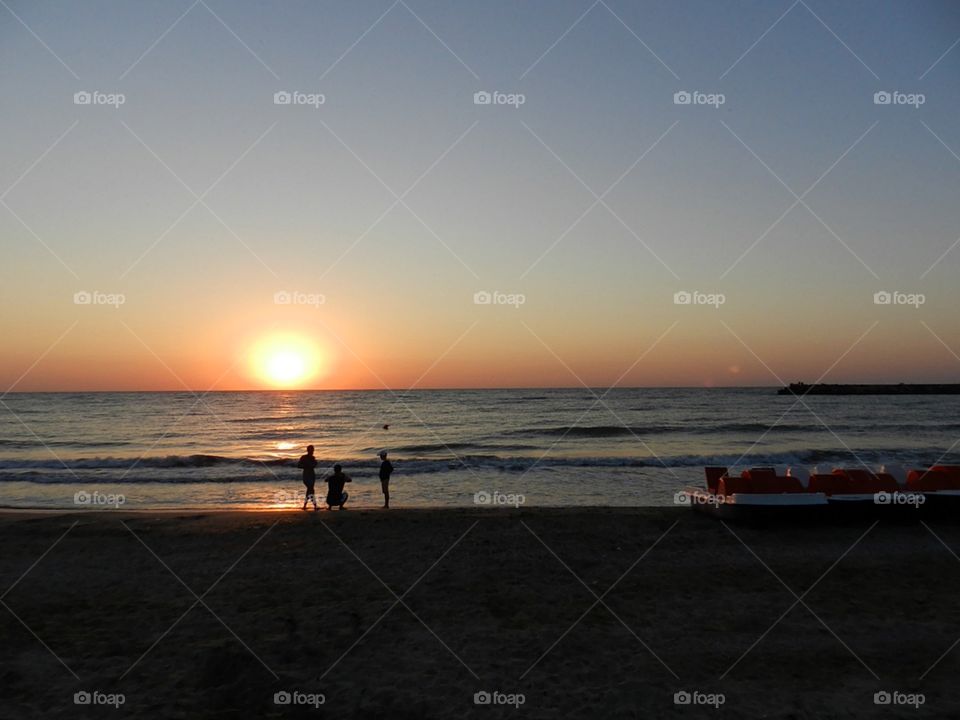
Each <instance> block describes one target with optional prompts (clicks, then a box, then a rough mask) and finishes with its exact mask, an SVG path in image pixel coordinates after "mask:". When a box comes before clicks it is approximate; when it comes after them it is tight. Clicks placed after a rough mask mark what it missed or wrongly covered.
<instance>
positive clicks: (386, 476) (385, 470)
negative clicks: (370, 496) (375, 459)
mask: <svg viewBox="0 0 960 720" xmlns="http://www.w3.org/2000/svg"><path fill="white" fill-rule="evenodd" d="M392 472H393V465H392V464H391V462H390V461H389V460H387V451H386V450H381V451H380V489H381V490H383V509H384V510H389V509H390V473H392Z"/></svg>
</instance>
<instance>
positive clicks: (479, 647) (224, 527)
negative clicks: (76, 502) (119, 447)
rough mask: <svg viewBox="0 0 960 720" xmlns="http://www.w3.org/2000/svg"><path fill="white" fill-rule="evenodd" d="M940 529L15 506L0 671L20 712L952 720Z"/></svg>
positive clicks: (8, 526)
mask: <svg viewBox="0 0 960 720" xmlns="http://www.w3.org/2000/svg"><path fill="white" fill-rule="evenodd" d="M941 541H942V542H943V543H945V544H946V545H947V546H948V547H954V548H955V547H960V527H958V526H955V525H931V526H929V527H925V526H921V525H910V526H902V525H887V524H882V523H881V524H876V525H872V524H870V523H862V524H852V525H847V526H837V527H819V528H810V527H803V526H792V527H783V528H765V529H758V528H748V527H741V526H725V525H723V524H722V523H719V522H716V521H713V520H711V519H709V518H704V517H701V516H699V515H698V514H696V513H693V512H691V511H690V510H689V509H688V508H579V507H577V508H520V509H493V508H460V509H448V508H444V509H427V508H412V509H404V508H397V509H390V510H388V511H384V510H381V509H372V508H371V509H359V508H358V509H353V510H347V511H343V512H340V511H333V512H326V511H321V512H318V513H313V512H302V511H299V510H296V511H294V510H289V511H275V512H263V511H260V512H250V511H240V512H238V511H232V510H214V509H203V510H201V511H186V510H176V511H126V510H116V511H99V512H87V511H39V512H37V511H20V510H15V511H6V510H5V511H0V542H2V543H3V546H4V547H5V549H6V550H7V552H5V553H4V554H3V557H2V560H0V579H2V583H3V587H4V589H5V590H8V591H7V593H6V594H5V595H4V605H6V606H7V609H6V610H4V609H3V608H0V611H2V612H3V613H4V614H5V615H6V622H5V623H4V624H3V625H2V626H0V627H2V628H3V629H2V632H3V636H2V638H0V640H2V642H3V646H4V647H5V649H6V651H5V653H4V657H3V658H2V660H0V663H2V666H0V677H2V678H3V681H4V688H5V690H4V692H5V694H6V695H7V696H8V702H7V703H5V704H6V705H7V706H8V707H10V708H13V709H14V712H13V714H10V715H9V716H10V717H15V718H19V717H25V718H26V717H41V716H43V717H55V718H57V717H64V718H66V717H76V716H77V714H78V710H81V711H83V710H88V711H93V710H101V711H102V708H79V707H78V706H76V705H75V704H74V703H73V698H74V694H75V693H77V692H91V693H93V692H101V693H103V694H104V695H103V697H108V696H109V695H111V694H113V695H114V696H117V695H118V694H122V695H123V696H124V704H123V708H122V709H123V712H124V714H125V715H127V716H130V717H144V718H146V717H234V716H236V717H240V716H249V714H250V713H252V714H253V715H255V716H258V717H288V716H290V715H291V714H292V715H293V716H295V717H300V716H304V717H307V716H313V717H317V716H318V715H317V713H318V712H319V713H328V714H331V715H334V716H336V717H376V716H385V715H389V716H394V717H400V718H405V717H420V718H434V717H436V718H440V717H451V716H457V717H487V716H489V715H491V714H493V715H495V716H498V717H500V716H507V715H510V714H511V713H513V714H515V715H516V716H519V715H521V714H522V715H524V716H528V717H534V718H548V717H557V716H558V715H561V714H562V715H564V716H568V717H649V716H657V717H659V716H677V717H716V716H717V714H718V713H717V708H716V707H714V706H712V705H709V704H702V703H704V702H707V701H709V700H711V699H712V701H714V702H716V701H718V699H719V698H720V697H721V696H722V698H723V702H722V704H721V707H720V709H721V713H724V712H725V713H726V714H732V715H736V716H737V717H746V718H754V717H757V718H759V717H767V718H807V717H809V718H813V717H817V718H832V717H837V718H839V717H844V718H849V717H874V716H879V715H880V714H882V715H883V716H884V717H934V716H940V717H942V716H944V714H949V713H950V712H952V711H955V710H956V709H957V707H958V705H957V703H956V700H955V693H954V691H953V683H952V678H953V675H954V673H955V671H956V668H957V665H958V663H960V654H958V655H956V656H954V654H952V653H949V652H946V651H947V650H948V649H949V648H950V644H951V642H953V640H954V639H955V638H956V637H957V635H960V625H958V623H957V621H956V616H955V613H952V612H951V611H950V610H949V608H950V607H951V603H952V602H953V598H955V597H956V595H957V593H958V592H960V563H958V561H957V559H956V558H955V557H954V556H953V555H951V553H950V552H949V551H948V550H947V549H946V548H945V547H944V546H943V544H941ZM794 593H795V594H794ZM798 597H800V598H802V600H801V601H800V602H798V601H797V598H798ZM941 656H942V658H941ZM938 658H941V659H940V660H939V662H938ZM924 673H925V674H924ZM74 675H75V676H76V677H75V676H74ZM921 675H924V677H923V678H922V679H921V677H920V676H921ZM278 692H279V693H283V692H290V693H301V695H299V696H296V697H298V698H300V699H303V698H308V697H311V696H312V697H313V698H314V700H316V699H317V698H319V697H320V696H321V695H322V696H323V700H324V702H323V704H322V706H319V707H318V708H315V707H313V706H309V705H308V706H305V707H304V706H292V705H291V706H287V705H276V704H275V703H274V699H275V698H274V696H275V693H278ZM484 692H490V693H493V692H499V693H501V694H502V697H501V696H497V697H501V699H502V698H508V697H510V696H513V699H514V702H516V701H517V699H518V697H519V696H520V695H522V696H523V703H522V705H521V706H520V707H519V708H516V707H514V706H511V705H506V706H501V707H491V706H488V705H477V704H475V702H474V696H475V694H477V693H484ZM877 692H891V693H892V692H903V693H908V692H913V693H922V694H923V698H924V702H923V704H922V705H921V706H920V707H919V709H915V708H914V707H907V706H877V705H875V704H874V694H875V693H877ZM677 693H680V695H678V696H677V697H678V698H679V699H680V700H681V702H682V700H683V699H684V698H685V697H689V698H690V699H691V704H680V705H678V704H675V695H676V694H677ZM683 693H687V694H688V695H686V696H684V695H683ZM697 693H699V695H698V694H697ZM291 697H294V696H293V695H291ZM478 697H479V698H480V699H483V697H484V696H483V695H480V696H478ZM491 697H493V696H492V695H491ZM281 699H282V696H281ZM697 702H700V703H701V704H699V705H698V704H696V703H697ZM244 713H246V715H244ZM80 714H81V715H83V712H80Z"/></svg>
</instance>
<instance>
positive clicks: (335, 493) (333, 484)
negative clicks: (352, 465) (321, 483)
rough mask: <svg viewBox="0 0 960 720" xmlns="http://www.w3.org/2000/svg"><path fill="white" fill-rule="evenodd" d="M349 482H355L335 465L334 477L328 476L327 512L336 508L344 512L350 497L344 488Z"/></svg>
mask: <svg viewBox="0 0 960 720" xmlns="http://www.w3.org/2000/svg"><path fill="white" fill-rule="evenodd" d="M348 482H353V480H352V479H351V477H350V476H349V475H347V474H346V473H344V472H343V468H342V467H340V466H339V465H334V466H333V475H329V476H327V510H333V508H334V506H338V507H339V508H340V509H341V510H343V506H344V504H346V502H347V497H348V494H347V493H345V492H344V491H343V486H344V484H345V483H348Z"/></svg>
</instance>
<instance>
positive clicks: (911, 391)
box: [777, 383, 960, 395]
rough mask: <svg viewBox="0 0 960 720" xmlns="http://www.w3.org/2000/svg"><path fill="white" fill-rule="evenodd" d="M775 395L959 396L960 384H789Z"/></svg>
mask: <svg viewBox="0 0 960 720" xmlns="http://www.w3.org/2000/svg"><path fill="white" fill-rule="evenodd" d="M777 395H960V383H954V384H934V383H930V384H924V383H920V384H918V383H897V384H892V383H891V384H877V385H829V384H820V383H818V384H816V385H807V384H806V383H790V384H789V385H788V386H787V387H785V388H780V389H779V390H777Z"/></svg>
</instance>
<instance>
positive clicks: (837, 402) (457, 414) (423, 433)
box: [0, 388, 960, 509]
mask: <svg viewBox="0 0 960 720" xmlns="http://www.w3.org/2000/svg"><path fill="white" fill-rule="evenodd" d="M598 398H600V399H599V400H598ZM958 411H960V397H956V396H902V397H897V396H867V397H825V396H810V397H807V398H805V399H804V400H803V404H801V403H798V402H797V399H796V398H795V397H792V396H779V395H777V394H776V389H775V388H711V389H694V388H677V389H661V388H640V389H619V388H618V389H613V390H609V391H608V390H604V389H595V390H592V391H589V390H586V389H555V390H542V389H529V390H518V389H510V390H417V391H408V392H399V393H391V392H388V391H316V392H312V391H311V392H287V391H258V392H212V393H209V394H207V395H194V394H192V393H185V392H167V393H154V392H151V393H14V394H10V395H7V396H6V397H4V398H3V399H2V401H0V505H3V506H6V507H39V508H91V507H100V508H103V509H107V508H112V507H121V506H122V507H124V508H126V509H135V508H155V509H156V508H186V507H197V508H213V507H228V508H261V509H266V508H283V507H293V506H299V504H300V503H301V502H302V496H303V485H302V484H301V481H300V472H299V471H298V470H297V468H296V461H297V459H298V457H299V456H300V455H301V454H302V453H303V452H304V448H305V446H306V445H308V444H313V445H315V446H316V455H317V457H318V458H319V460H320V467H319V468H318V488H317V489H318V492H320V494H321V495H322V489H323V487H324V486H323V484H322V478H323V477H324V475H325V474H326V473H327V472H328V471H329V468H330V467H332V465H333V464H334V463H335V462H339V463H341V464H342V465H343V466H344V470H345V472H347V473H348V474H349V475H350V476H351V477H352V478H353V481H354V482H353V483H352V484H351V485H348V486H347V489H348V491H349V492H350V494H351V500H350V502H349V503H348V506H354V507H377V506H379V505H380V504H381V495H380V484H379V480H378V479H377V468H378V463H379V460H378V458H377V453H378V452H379V451H380V450H387V451H388V452H389V453H390V459H391V460H392V462H393V464H394V466H395V473H394V476H393V479H392V481H391V506H396V507H432V506H469V505H473V504H476V503H479V504H490V505H498V506H504V507H512V506H519V505H521V504H525V505H533V506H597V505H604V506H638V505H668V504H672V503H673V502H674V494H675V493H676V492H677V490H678V489H680V488H681V487H683V486H685V485H690V484H698V485H699V484H701V483H702V479H703V466H704V465H728V466H730V467H731V468H733V467H736V468H745V467H751V466H757V465H764V466H769V465H774V466H789V465H803V466H806V467H812V466H814V465H819V466H820V467H821V468H824V467H827V468H829V467H835V466H841V467H862V464H867V465H870V466H871V467H879V466H880V465H881V464H884V463H895V464H901V465H905V466H908V467H909V466H918V467H919V466H927V465H929V464H932V463H935V462H941V463H953V464H960V458H958V455H960V449H958V448H957V446H956V444H957V442H958V439H960V422H958V417H960V413H958ZM385 426H387V427H385Z"/></svg>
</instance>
